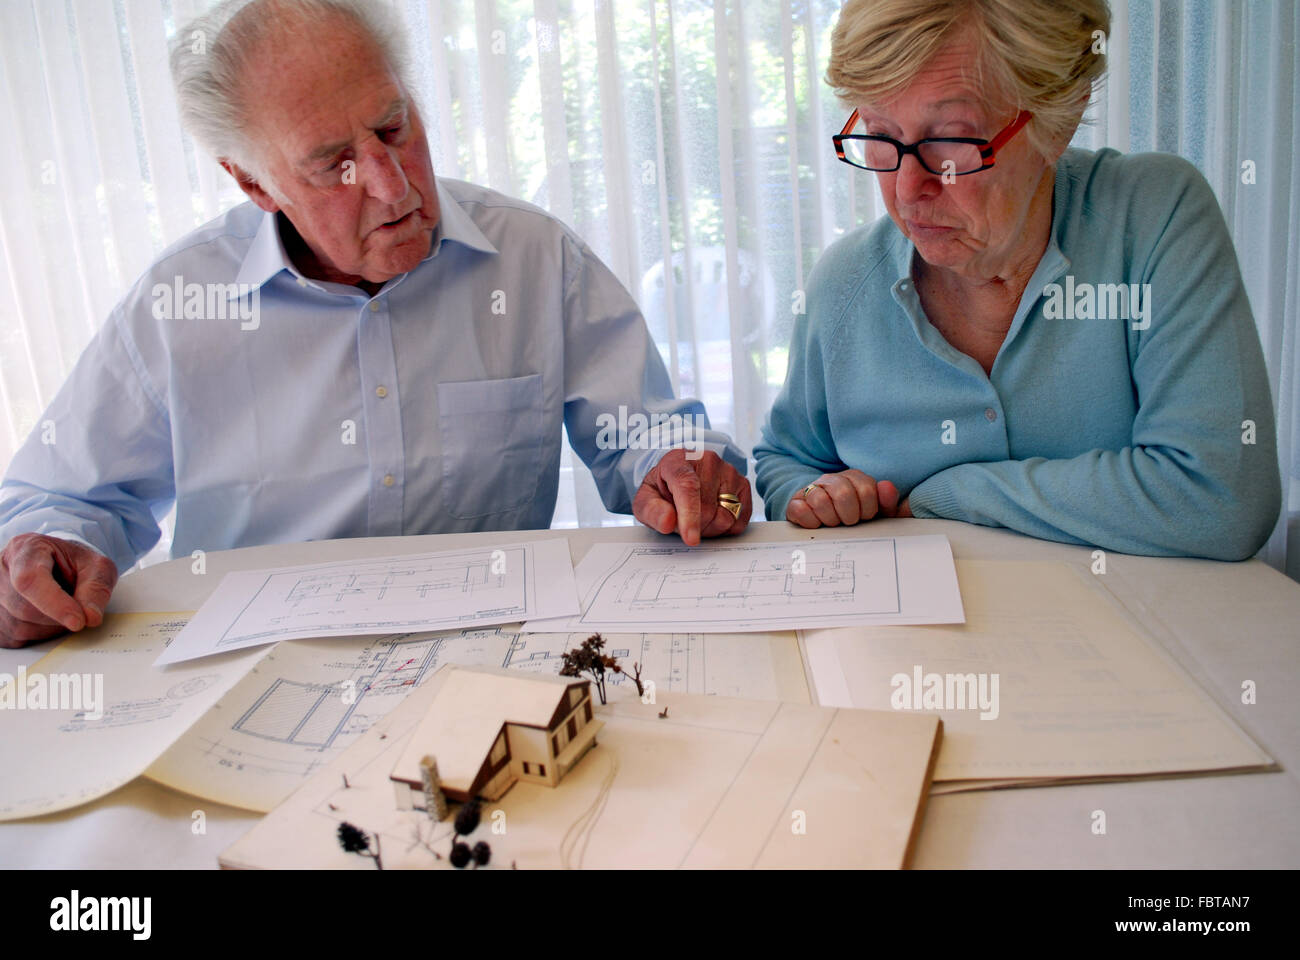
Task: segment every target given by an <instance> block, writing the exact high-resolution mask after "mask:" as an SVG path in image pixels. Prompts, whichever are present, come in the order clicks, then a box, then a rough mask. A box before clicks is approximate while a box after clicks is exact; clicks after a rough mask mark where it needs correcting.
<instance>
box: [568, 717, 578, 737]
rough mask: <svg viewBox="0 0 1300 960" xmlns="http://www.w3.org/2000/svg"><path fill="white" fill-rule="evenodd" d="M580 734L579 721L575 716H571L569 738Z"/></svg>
mask: <svg viewBox="0 0 1300 960" xmlns="http://www.w3.org/2000/svg"><path fill="white" fill-rule="evenodd" d="M577 735H578V721H577V720H574V719H573V717H570V718H569V739H570V740H572V739H573V738H574V737H576V736H577Z"/></svg>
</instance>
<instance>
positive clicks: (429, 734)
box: [391, 664, 604, 810]
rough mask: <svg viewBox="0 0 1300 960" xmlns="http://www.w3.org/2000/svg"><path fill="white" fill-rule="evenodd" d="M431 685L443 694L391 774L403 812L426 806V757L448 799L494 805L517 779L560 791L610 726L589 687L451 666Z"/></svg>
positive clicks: (582, 682) (530, 675)
mask: <svg viewBox="0 0 1300 960" xmlns="http://www.w3.org/2000/svg"><path fill="white" fill-rule="evenodd" d="M429 682H430V683H431V684H438V685H439V686H438V689H437V692H436V694H435V695H434V699H433V701H432V703H431V704H430V706H429V711H428V713H426V714H425V716H424V719H423V720H421V721H420V724H419V726H418V727H417V728H416V730H415V733H414V734H413V735H412V736H411V739H410V741H409V742H408V743H407V745H406V748H405V749H404V750H403V752H402V756H401V759H400V760H399V761H398V762H397V764H396V766H394V768H393V772H392V774H391V778H392V780H393V782H394V786H395V788H396V791H397V804H398V807H399V808H400V809H403V810H409V809H412V808H414V807H422V806H423V805H424V794H423V786H422V781H421V777H420V760H421V758H423V757H425V756H433V757H434V758H435V759H436V760H437V764H438V776H439V780H440V782H441V785H442V790H443V793H445V794H446V796H447V798H448V799H450V800H456V801H460V802H464V801H465V800H468V799H469V798H470V797H474V796H482V797H483V798H484V799H486V800H496V799H497V798H499V797H500V796H501V795H502V794H504V793H505V792H506V791H507V790H509V789H510V787H511V786H512V785H513V784H514V782H515V781H516V780H524V781H528V782H532V783H543V784H546V785H547V786H550V787H553V786H555V785H556V784H557V783H559V782H560V780H561V778H563V777H564V775H565V774H566V773H568V772H569V770H571V769H572V768H573V766H574V764H576V763H577V762H578V761H579V760H580V759H581V758H582V756H583V754H585V753H586V752H587V751H588V750H590V749H591V748H592V747H593V746H594V745H595V743H596V733H597V732H598V731H599V730H600V728H601V727H603V726H604V723H603V722H602V721H600V720H596V719H594V718H593V716H592V706H591V686H590V682H589V681H587V680H580V679H577V678H574V677H559V676H555V675H552V674H541V673H528V672H525V671H522V670H508V669H505V668H502V667H465V666H459V665H455V664H448V665H447V666H445V667H443V668H442V669H440V670H439V671H438V672H437V673H436V674H434V676H433V677H432V678H431V679H430V680H429Z"/></svg>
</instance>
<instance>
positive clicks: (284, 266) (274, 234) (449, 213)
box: [231, 180, 499, 296]
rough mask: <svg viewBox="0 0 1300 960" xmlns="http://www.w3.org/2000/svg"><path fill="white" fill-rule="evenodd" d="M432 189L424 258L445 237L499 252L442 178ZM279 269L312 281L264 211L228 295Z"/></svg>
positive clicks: (274, 217) (271, 215) (276, 220)
mask: <svg viewBox="0 0 1300 960" xmlns="http://www.w3.org/2000/svg"><path fill="white" fill-rule="evenodd" d="M434 189H435V190H437V191H438V209H439V219H438V226H437V227H436V228H435V229H434V231H433V240H432V242H431V243H430V244H429V254H428V256H426V257H425V258H424V261H428V260H432V259H433V258H434V257H436V256H437V255H438V251H439V250H440V249H441V247H442V244H443V243H444V242H446V241H448V240H450V241H452V242H454V243H459V244H461V245H463V246H466V247H469V248H471V249H473V250H479V251H482V252H483V253H498V252H499V251H498V250H497V248H496V247H494V246H493V245H492V243H491V241H489V240H488V238H487V237H485V236H484V235H483V231H482V230H480V229H479V228H478V225H477V224H475V223H474V221H473V220H471V219H470V216H469V214H467V213H466V212H465V210H464V209H463V208H462V207H461V205H460V203H459V202H457V200H456V198H455V197H453V196H452V195H451V193H450V192H448V191H447V190H446V189H445V188H444V187H443V185H442V181H441V180H439V181H437V182H436V183H435V184H434ZM424 261H422V262H424ZM281 270H288V271H289V272H290V273H291V274H293V275H294V276H295V277H297V278H298V279H299V280H303V281H305V282H307V283H312V282H313V281H312V280H311V278H310V277H304V276H303V275H302V273H300V272H299V270H298V268H297V267H295V266H294V265H293V261H292V260H290V259H289V254H288V252H287V251H286V250H285V248H284V238H283V237H282V236H281V235H280V218H279V217H278V216H277V215H276V214H274V213H266V212H263V214H262V221H261V223H260V224H259V225H258V228H257V233H255V234H254V235H253V242H252V243H251V244H249V246H248V251H247V252H246V253H245V254H244V259H243V262H242V263H240V265H239V273H238V274H237V275H236V276H235V284H234V287H233V290H232V293H231V296H234V295H235V291H238V290H243V291H244V292H247V291H249V290H253V289H256V288H258V287H261V286H262V285H263V284H264V283H266V282H267V281H268V280H270V279H271V278H272V277H274V276H275V275H276V274H277V273H279V272H280V271H281ZM245 284H246V285H247V286H244V285H245Z"/></svg>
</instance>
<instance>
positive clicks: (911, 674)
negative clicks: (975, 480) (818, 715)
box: [801, 561, 1272, 791]
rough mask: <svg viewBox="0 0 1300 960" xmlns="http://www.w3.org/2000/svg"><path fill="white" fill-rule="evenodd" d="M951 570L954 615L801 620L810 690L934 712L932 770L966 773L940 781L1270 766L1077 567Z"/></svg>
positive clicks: (987, 564)
mask: <svg viewBox="0 0 1300 960" xmlns="http://www.w3.org/2000/svg"><path fill="white" fill-rule="evenodd" d="M957 572H958V575H959V576H960V578H961V585H962V595H963V597H964V598H965V602H966V615H967V620H966V623H965V625H963V626H933V627H912V628H902V627H885V628H879V629H870V630H813V631H807V632H803V633H802V634H801V640H802V643H803V645H804V649H805V653H806V656H807V663H808V671H809V681H810V682H811V683H812V685H813V687H814V690H815V693H816V696H817V699H818V702H819V703H822V704H826V705H834V706H854V707H862V708H866V709H879V710H888V709H899V712H913V711H917V712H933V713H937V714H938V715H939V716H941V717H942V718H943V722H944V740H943V749H942V751H941V752H940V755H939V764H938V768H937V769H936V771H935V780H936V781H945V782H947V781H969V783H964V784H963V785H962V786H960V787H956V788H951V789H972V788H979V787H985V788H987V787H989V786H994V785H996V784H994V783H992V782H991V781H993V780H1006V781H1016V780H1025V779H1033V780H1036V781H1038V782H1040V783H1041V782H1043V781H1044V780H1062V779H1081V778H1094V777H1121V776H1122V777H1133V776H1145V775H1158V774H1166V773H1193V772H1200V771H1208V770H1229V769H1232V770H1238V769H1240V770H1245V769H1261V768H1265V767H1268V766H1270V765H1271V764H1272V760H1271V759H1270V758H1269V756H1268V755H1267V754H1265V753H1264V752H1263V751H1262V750H1261V749H1260V748H1259V747H1258V746H1257V745H1256V744H1255V743H1254V742H1253V741H1252V740H1251V739H1250V738H1249V737H1248V736H1246V735H1245V734H1244V733H1243V732H1242V731H1241V729H1240V728H1239V727H1238V726H1237V725H1236V724H1235V723H1234V722H1233V721H1232V719H1231V718H1230V717H1228V716H1227V715H1226V714H1225V713H1223V712H1222V711H1221V710H1220V709H1219V708H1218V706H1217V705H1216V704H1215V703H1214V702H1213V700H1211V699H1210V697H1209V696H1208V695H1207V694H1206V693H1205V692H1204V691H1203V690H1201V688H1200V687H1199V686H1197V684H1196V683H1195V682H1194V681H1193V680H1192V679H1191V678H1190V677H1189V676H1187V674H1186V673H1185V672H1184V671H1183V670H1182V669H1181V668H1180V667H1179V666H1178V664H1177V663H1176V662H1175V661H1174V660H1173V659H1172V658H1171V657H1169V655H1168V654H1166V653H1165V652H1164V651H1163V650H1162V649H1160V648H1159V647H1158V646H1156V645H1155V644H1154V643H1153V642H1152V641H1151V640H1150V639H1148V638H1147V637H1146V636H1145V635H1144V634H1143V632H1142V631H1141V629H1140V628H1139V627H1138V626H1137V625H1136V624H1133V623H1132V622H1131V621H1130V620H1129V618H1128V616H1127V614H1126V612H1125V611H1124V610H1123V609H1122V608H1120V607H1119V606H1117V605H1116V603H1115V602H1114V600H1113V599H1112V598H1111V596H1110V594H1109V593H1108V592H1107V591H1106V590H1104V589H1102V588H1101V587H1100V586H1099V585H1097V584H1095V583H1092V582H1091V577H1092V575H1091V574H1088V573H1085V572H1082V571H1080V570H1077V569H1075V568H1072V567H1070V566H1069V565H1067V564H1064V563H1044V562H1039V563H1028V562H1019V561H978V562H975V561H958V563H957ZM948 789H950V788H946V787H945V788H944V790H945V791H946V790H948Z"/></svg>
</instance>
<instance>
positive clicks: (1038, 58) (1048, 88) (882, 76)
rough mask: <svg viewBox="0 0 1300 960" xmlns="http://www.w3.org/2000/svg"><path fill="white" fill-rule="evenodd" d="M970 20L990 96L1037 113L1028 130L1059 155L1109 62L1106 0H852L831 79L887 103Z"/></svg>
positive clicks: (837, 35)
mask: <svg viewBox="0 0 1300 960" xmlns="http://www.w3.org/2000/svg"><path fill="white" fill-rule="evenodd" d="M968 26H969V27H971V28H972V36H973V38H974V42H975V47H976V51H977V52H976V56H975V62H974V63H973V64H971V71H972V75H973V77H974V78H975V79H976V82H977V83H979V85H980V87H981V89H985V90H987V91H988V92H989V102H990V103H994V104H997V105H999V106H1006V107H1008V108H1014V109H1015V110H1016V111H1020V110H1029V111H1030V112H1032V113H1033V115H1034V118H1033V120H1032V121H1030V123H1029V125H1028V126H1027V127H1026V128H1025V135H1026V136H1027V137H1028V138H1029V142H1030V144H1031V145H1032V146H1033V148H1034V149H1035V150H1037V151H1038V152H1039V153H1041V154H1043V155H1044V156H1047V157H1051V158H1054V157H1055V154H1056V152H1057V151H1058V150H1059V149H1060V148H1062V147H1064V146H1065V144H1066V143H1068V141H1069V139H1070V137H1071V136H1072V135H1073V133H1074V130H1075V128H1076V127H1077V126H1078V123H1079V118H1080V115H1081V113H1082V111H1083V107H1084V106H1085V105H1086V104H1087V101H1088V98H1089V97H1090V96H1091V93H1092V87H1093V83H1094V82H1095V81H1097V80H1098V79H1100V77H1101V76H1102V74H1103V73H1104V72H1105V70H1106V55H1105V44H1106V37H1107V35H1108V33H1109V31H1110V8H1109V7H1108V6H1107V4H1106V0H848V2H847V3H845V4H844V8H843V9H842V10H841V11H840V18H839V21H838V22H837V23H836V24H835V31H834V33H832V34H831V58H830V65H829V66H828V68H827V70H826V81H827V82H828V83H829V84H830V85H831V86H832V87H834V88H835V93H836V95H837V96H839V98H840V99H841V100H843V101H844V102H845V103H847V104H849V105H850V106H855V107H856V106H859V105H863V104H872V103H883V102H887V101H889V100H891V99H893V98H894V97H895V96H897V95H898V94H899V93H901V92H902V91H903V90H904V88H906V87H907V86H908V85H909V84H910V83H911V82H912V81H913V80H914V79H915V78H916V75H917V74H918V73H919V72H920V71H921V68H923V67H924V66H925V65H926V63H927V62H928V61H929V60H930V58H931V57H933V56H934V55H935V54H936V53H938V51H939V48H940V47H942V46H943V45H944V43H946V42H947V41H948V40H950V39H952V37H953V36H955V35H956V34H957V32H958V31H960V30H961V29H963V28H965V27H968Z"/></svg>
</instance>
